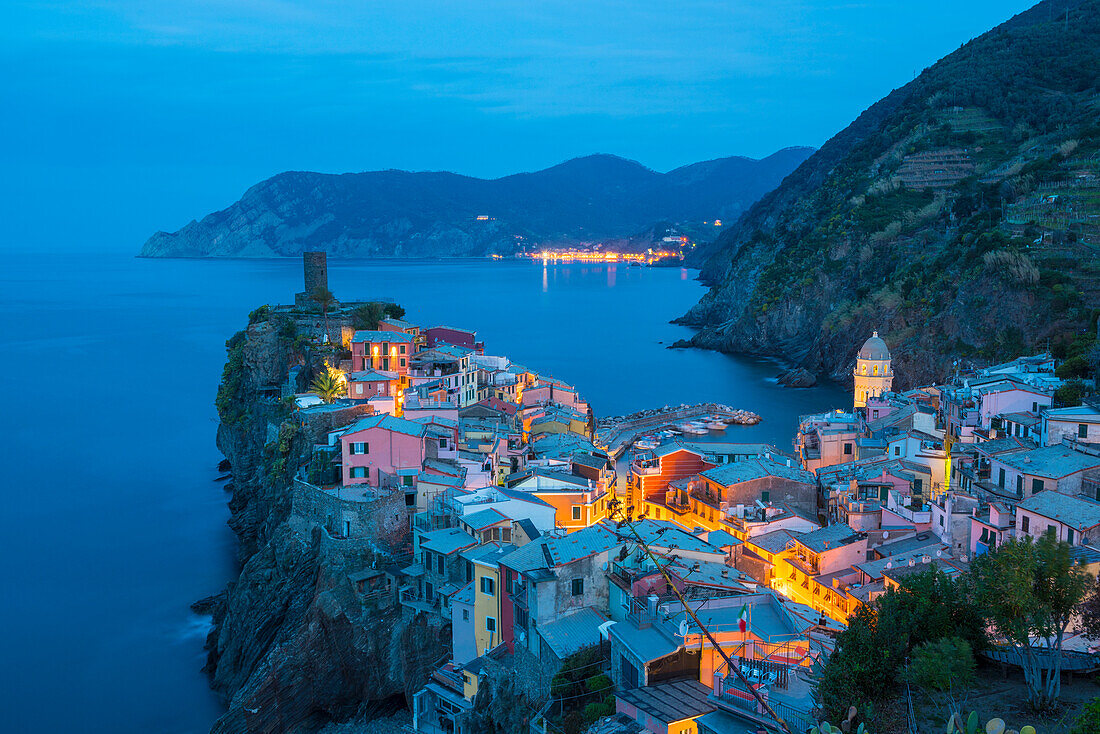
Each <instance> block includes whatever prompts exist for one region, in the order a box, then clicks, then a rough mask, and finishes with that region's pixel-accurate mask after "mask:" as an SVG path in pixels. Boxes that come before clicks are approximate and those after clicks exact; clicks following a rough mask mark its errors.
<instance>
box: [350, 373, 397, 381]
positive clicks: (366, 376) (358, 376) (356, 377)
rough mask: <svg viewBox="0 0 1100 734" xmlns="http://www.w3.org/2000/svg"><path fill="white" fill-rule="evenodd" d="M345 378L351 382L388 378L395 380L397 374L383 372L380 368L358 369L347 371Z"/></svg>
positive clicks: (386, 379) (387, 379)
mask: <svg viewBox="0 0 1100 734" xmlns="http://www.w3.org/2000/svg"><path fill="white" fill-rule="evenodd" d="M347 378H348V380H350V381H351V382H387V381H389V380H396V379H397V378H398V374H397V373H396V372H383V371H381V370H359V371H357V372H349V373H348V374H347Z"/></svg>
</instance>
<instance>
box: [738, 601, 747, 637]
mask: <svg viewBox="0 0 1100 734" xmlns="http://www.w3.org/2000/svg"><path fill="white" fill-rule="evenodd" d="M737 628H738V629H739V630H741V634H745V630H747V629H748V628H749V607H748V605H747V604H742V605H741V614H740V615H739V616H738V617H737Z"/></svg>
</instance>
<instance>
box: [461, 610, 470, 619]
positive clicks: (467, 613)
mask: <svg viewBox="0 0 1100 734" xmlns="http://www.w3.org/2000/svg"><path fill="white" fill-rule="evenodd" d="M462 621H463V622H469V621H470V610H469V609H463V610H462Z"/></svg>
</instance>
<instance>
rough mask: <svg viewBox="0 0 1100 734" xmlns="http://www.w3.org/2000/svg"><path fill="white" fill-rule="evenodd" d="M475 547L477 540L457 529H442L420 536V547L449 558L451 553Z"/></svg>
mask: <svg viewBox="0 0 1100 734" xmlns="http://www.w3.org/2000/svg"><path fill="white" fill-rule="evenodd" d="M473 545H477V540H475V539H474V538H472V537H470V536H469V535H467V534H466V532H465V531H463V530H461V529H459V528H443V529H442V530H433V531H432V532H430V533H424V535H422V536H420V547H421V548H424V549H426V550H430V551H432V552H434V553H441V554H443V555H445V556H449V555H451V554H452V553H455V552H457V551H460V550H462V549H464V548H469V547H471V546H473Z"/></svg>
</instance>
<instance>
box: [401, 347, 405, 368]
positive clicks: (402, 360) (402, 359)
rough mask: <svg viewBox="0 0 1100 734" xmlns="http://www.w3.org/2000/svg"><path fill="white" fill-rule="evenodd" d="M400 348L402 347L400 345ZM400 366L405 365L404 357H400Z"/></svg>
mask: <svg viewBox="0 0 1100 734" xmlns="http://www.w3.org/2000/svg"><path fill="white" fill-rule="evenodd" d="M402 348H404V347H402ZM401 366H402V367H404V366H405V358H404V357H402V358H401Z"/></svg>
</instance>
